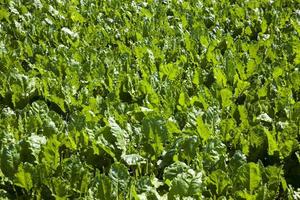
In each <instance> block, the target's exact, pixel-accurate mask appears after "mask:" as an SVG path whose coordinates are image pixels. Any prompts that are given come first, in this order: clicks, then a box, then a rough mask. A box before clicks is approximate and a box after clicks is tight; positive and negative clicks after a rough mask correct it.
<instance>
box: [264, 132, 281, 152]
mask: <svg viewBox="0 0 300 200" xmlns="http://www.w3.org/2000/svg"><path fill="white" fill-rule="evenodd" d="M264 131H265V133H266V136H267V138H268V154H269V155H274V152H275V151H278V145H277V142H276V139H275V137H274V136H273V135H272V133H270V131H268V130H267V129H264Z"/></svg>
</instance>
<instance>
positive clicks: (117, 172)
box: [109, 162, 130, 190]
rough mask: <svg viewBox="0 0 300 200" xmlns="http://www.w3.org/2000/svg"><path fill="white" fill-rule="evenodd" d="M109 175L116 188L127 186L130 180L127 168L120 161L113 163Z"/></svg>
mask: <svg viewBox="0 0 300 200" xmlns="http://www.w3.org/2000/svg"><path fill="white" fill-rule="evenodd" d="M109 177H110V178H111V180H112V182H113V183H114V184H115V186H116V187H117V188H120V189H122V190H124V189H126V188H127V185H128V183H129V180H130V176H129V172H128V169H127V167H126V166H125V165H123V164H122V163H117V162H116V163H114V164H113V165H112V166H111V168H110V170H109Z"/></svg>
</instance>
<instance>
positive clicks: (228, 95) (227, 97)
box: [220, 88, 232, 108]
mask: <svg viewBox="0 0 300 200" xmlns="http://www.w3.org/2000/svg"><path fill="white" fill-rule="evenodd" d="M220 94H221V98H222V107H223V108H225V107H227V106H230V105H231V104H232V101H231V99H232V92H231V90H229V89H227V88H224V89H222V90H221V91H220Z"/></svg>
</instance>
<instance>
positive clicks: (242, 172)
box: [234, 162, 262, 192]
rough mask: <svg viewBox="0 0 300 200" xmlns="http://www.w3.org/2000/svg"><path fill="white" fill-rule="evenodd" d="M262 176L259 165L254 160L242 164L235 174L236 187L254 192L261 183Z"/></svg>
mask: <svg viewBox="0 0 300 200" xmlns="http://www.w3.org/2000/svg"><path fill="white" fill-rule="evenodd" d="M261 181H262V176H261V171H260V169H259V166H258V165H257V164H255V163H253V162H250V163H247V164H244V165H242V166H241V167H240V168H239V169H238V172H237V174H236V175H235V180H234V184H235V186H234V187H236V188H235V189H238V188H239V189H241V190H243V189H247V190H248V191H249V192H254V191H255V189H257V188H258V187H259V186H260V185H261Z"/></svg>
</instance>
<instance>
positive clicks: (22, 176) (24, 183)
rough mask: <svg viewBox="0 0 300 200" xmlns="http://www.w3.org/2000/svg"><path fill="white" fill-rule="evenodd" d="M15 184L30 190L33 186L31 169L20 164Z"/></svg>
mask: <svg viewBox="0 0 300 200" xmlns="http://www.w3.org/2000/svg"><path fill="white" fill-rule="evenodd" d="M14 181H15V185H17V186H20V187H22V188H24V189H26V190H27V191H29V190H30V189H31V188H32V187H33V182H32V176H31V173H30V171H28V170H27V168H26V167H25V168H24V166H23V164H20V165H19V167H18V172H17V173H16V174H15V180H14Z"/></svg>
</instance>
